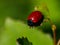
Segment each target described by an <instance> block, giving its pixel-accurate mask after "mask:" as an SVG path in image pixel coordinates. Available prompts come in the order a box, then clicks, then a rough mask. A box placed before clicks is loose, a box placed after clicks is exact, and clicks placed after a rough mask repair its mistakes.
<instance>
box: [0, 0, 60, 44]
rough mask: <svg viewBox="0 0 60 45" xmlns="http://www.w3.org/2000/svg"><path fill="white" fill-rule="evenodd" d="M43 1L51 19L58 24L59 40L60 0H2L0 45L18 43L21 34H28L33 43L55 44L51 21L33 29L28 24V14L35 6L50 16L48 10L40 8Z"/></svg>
mask: <svg viewBox="0 0 60 45" xmlns="http://www.w3.org/2000/svg"><path fill="white" fill-rule="evenodd" d="M43 3H46V4H47V7H48V9H49V12H50V19H51V20H52V22H53V23H54V24H55V25H56V26H57V30H56V40H57V41H58V40H59V38H60V24H59V23H60V20H59V19H60V0H0V45H16V43H15V42H16V38H18V37H21V36H26V37H27V38H28V39H29V40H30V41H31V42H33V45H40V44H41V45H44V44H45V45H49V44H50V45H53V38H52V37H53V35H52V30H51V27H50V23H49V22H47V23H43V26H39V27H37V28H33V29H30V28H29V27H28V26H27V16H28V15H29V14H30V13H31V12H32V11H33V10H34V6H38V7H39V10H40V11H41V12H42V13H43V14H44V16H45V17H46V16H48V12H47V11H45V10H44V9H42V10H41V9H40V7H41V5H42V4H43ZM46 34H48V35H49V36H50V35H51V37H49V36H47V35H46ZM48 37H49V38H48ZM47 38H48V40H47ZM46 40H47V41H46Z"/></svg>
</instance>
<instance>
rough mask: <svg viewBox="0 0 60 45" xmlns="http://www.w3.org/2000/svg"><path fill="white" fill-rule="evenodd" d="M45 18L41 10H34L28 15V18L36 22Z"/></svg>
mask: <svg viewBox="0 0 60 45" xmlns="http://www.w3.org/2000/svg"><path fill="white" fill-rule="evenodd" d="M42 18H43V15H42V13H41V12H40V11H34V12H32V13H31V14H30V15H29V16H28V20H32V21H33V22H34V23H37V22H38V21H39V20H41V19H42Z"/></svg>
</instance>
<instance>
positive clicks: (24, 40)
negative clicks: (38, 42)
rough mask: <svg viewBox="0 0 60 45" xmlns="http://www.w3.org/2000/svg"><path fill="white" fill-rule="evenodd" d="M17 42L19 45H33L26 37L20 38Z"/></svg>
mask: <svg viewBox="0 0 60 45" xmlns="http://www.w3.org/2000/svg"><path fill="white" fill-rule="evenodd" d="M17 42H18V44H19V45H32V42H30V41H29V40H28V39H27V38H26V37H25V38H24V37H22V38H18V39H17Z"/></svg>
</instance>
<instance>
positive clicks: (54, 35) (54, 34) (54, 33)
mask: <svg viewBox="0 0 60 45" xmlns="http://www.w3.org/2000/svg"><path fill="white" fill-rule="evenodd" d="M53 38H54V45H56V32H55V30H54V31H53Z"/></svg>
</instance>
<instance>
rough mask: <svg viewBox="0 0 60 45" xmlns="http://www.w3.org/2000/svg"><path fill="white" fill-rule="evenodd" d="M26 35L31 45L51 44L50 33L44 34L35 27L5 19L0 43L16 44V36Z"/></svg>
mask: <svg viewBox="0 0 60 45" xmlns="http://www.w3.org/2000/svg"><path fill="white" fill-rule="evenodd" d="M19 37H20V38H21V37H27V39H28V40H29V41H30V42H32V44H33V45H53V41H52V38H51V37H50V35H47V34H44V33H43V32H41V30H40V31H39V30H38V29H36V28H32V29H30V28H29V27H28V26H27V25H26V24H24V23H23V22H21V21H14V20H12V19H10V18H7V19H6V22H5V31H3V32H2V34H1V37H0V39H1V40H0V45H16V40H17V38H19Z"/></svg>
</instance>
